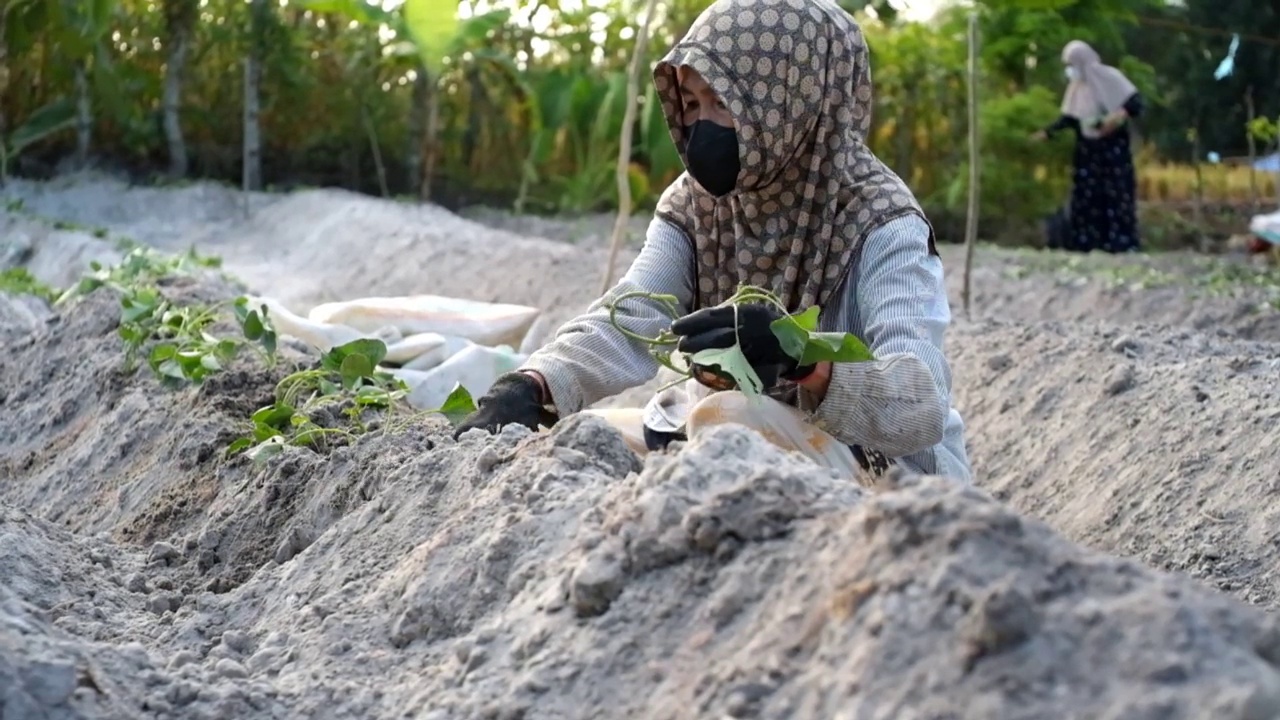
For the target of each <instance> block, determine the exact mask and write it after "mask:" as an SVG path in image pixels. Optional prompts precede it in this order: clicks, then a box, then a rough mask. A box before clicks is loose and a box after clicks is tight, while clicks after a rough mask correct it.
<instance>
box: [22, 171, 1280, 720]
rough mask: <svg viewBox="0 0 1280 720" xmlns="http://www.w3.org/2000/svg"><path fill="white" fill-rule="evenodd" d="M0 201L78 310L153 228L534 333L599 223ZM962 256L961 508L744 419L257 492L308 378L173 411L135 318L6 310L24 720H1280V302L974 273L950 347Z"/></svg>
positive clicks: (301, 292)
mask: <svg viewBox="0 0 1280 720" xmlns="http://www.w3.org/2000/svg"><path fill="white" fill-rule="evenodd" d="M18 199H21V200H22V203H21V209H18V207H17V205H18V204H17V202H16V201H17V200H18ZM6 200H7V201H8V202H9V205H10V208H11V211H10V212H8V213H7V214H6V215H5V217H4V218H3V220H0V222H3V223H4V228H3V235H2V236H0V237H2V238H3V240H0V267H9V266H14V265H24V266H26V267H27V268H28V269H29V270H30V271H31V272H32V273H34V274H35V275H37V276H38V277H40V278H41V279H43V280H44V281H46V282H48V283H51V284H53V285H56V286H67V285H70V284H72V283H73V282H74V281H75V280H76V278H77V277H79V275H80V273H81V272H82V271H83V269H84V267H85V265H86V263H87V262H88V261H89V260H94V259H96V260H100V261H106V262H110V261H112V260H114V259H116V258H118V257H119V255H120V251H119V249H118V248H119V246H120V238H125V237H127V238H131V239H133V240H136V241H139V242H143V243H146V244H149V245H153V246H155V247H158V248H162V249H165V250H168V251H180V250H184V249H186V248H187V247H188V246H191V245H194V246H196V247H197V248H199V249H200V250H201V251H202V252H204V253H214V254H218V255H220V256H222V257H223V258H224V259H225V269H226V270H227V271H228V273H229V274H231V275H233V276H235V277H237V278H240V279H241V280H243V282H244V283H245V284H246V285H247V286H248V287H249V288H250V289H252V290H254V291H257V292H261V293H264V294H270V295H273V296H276V297H278V298H280V299H282V300H284V301H285V302H286V303H288V304H290V305H295V306H297V308H298V309H300V310H305V309H307V308H308V307H309V306H310V305H312V304H315V303H317V302H321V301H327V300H341V299H350V298H354V297H359V296H367V295H374V294H400V293H410V292H424V291H425V292H432V293H439V294H446V295H457V296H461V297H471V298H476V299H481V300H501V301H507V302H518V303H527V304H531V305H536V306H538V307H541V308H543V309H544V310H545V311H546V314H547V325H546V326H545V327H544V328H543V331H544V332H550V331H551V330H553V329H554V326H555V325H556V324H558V323H559V322H560V321H562V320H564V319H566V318H568V317H570V316H572V315H573V314H574V313H575V312H576V311H578V310H580V309H581V308H582V307H583V306H585V305H586V303H587V302H589V301H590V300H591V299H592V298H593V296H594V293H595V290H596V288H597V285H598V282H599V273H600V266H601V264H602V262H603V258H604V255H605V252H604V248H603V244H604V236H605V235H606V234H607V228H608V225H609V223H608V220H607V219H600V218H587V219H582V220H577V221H572V222H568V221H551V220H540V219H532V218H512V217H509V216H505V215H503V214H501V213H492V212H486V213H473V214H472V215H473V217H472V218H471V219H466V218H461V217H458V216H456V215H453V214H450V213H447V212H445V211H443V210H440V209H437V208H432V207H418V206H412V205H406V204H398V203H393V202H386V201H379V200H374V199H369V198H364V197H360V196H356V195H352V194H349V193H344V192H337V191H330V190H324V191H321V190H315V191H303V192H296V193H292V194H289V195H278V196H273V195H259V196H253V197H251V198H248V199H247V201H246V199H245V198H244V197H242V196H241V195H240V194H239V193H237V192H235V191H232V190H228V189H225V188H222V187H219V186H215V185H195V186H188V187H182V188H171V189H138V188H134V189H131V188H127V187H125V186H124V185H121V184H119V183H116V182H113V181H110V180H108V179H104V178H95V177H80V178H73V179H64V180H59V181H55V182H51V183H43V184H34V183H24V182H15V183H13V184H12V185H11V186H10V187H9V188H8V189H7V190H6ZM54 221H58V222H54ZM634 226H635V229H636V233H637V237H638V236H639V234H640V233H642V232H643V227H644V222H642V221H638V222H637V223H635V225H634ZM633 247H634V245H633ZM633 252H634V250H633V249H632V250H631V251H629V253H628V254H624V255H625V256H624V257H623V258H622V259H621V263H620V268H621V267H625V263H626V262H627V261H628V260H629V259H630V257H631V254H632V253H633ZM944 255H945V259H946V261H947V265H948V268H949V269H950V270H949V271H950V276H949V278H950V280H949V281H950V282H951V283H952V289H953V293H952V295H953V307H954V308H955V312H956V315H957V319H956V322H955V324H954V326H953V329H952V331H951V334H950V336H949V340H948V343H949V345H948V353H949V357H950V358H951V361H952V364H953V370H954V375H955V386H956V404H957V406H958V407H959V409H960V411H961V412H962V414H963V415H964V418H965V421H966V425H967V439H968V443H969V448H970V455H971V459H972V460H973V464H974V467H975V471H976V475H977V478H978V480H977V486H976V487H972V488H965V487H959V486H957V485H956V484H955V483H952V482H950V481H948V480H946V479H945V478H920V477H905V476H897V477H894V478H892V479H891V481H890V482H888V483H887V484H886V487H883V488H878V489H877V490H875V491H864V490H862V489H860V488H858V487H856V486H855V485H853V484H851V483H849V482H847V481H845V480H843V479H841V478H838V477H835V476H833V475H832V474H831V473H829V472H826V471H823V470H821V469H819V468H817V467H815V466H813V465H811V464H808V463H807V462H804V461H802V460H799V459H797V458H794V457H789V456H785V455H783V454H782V453H780V452H779V451H777V450H775V449H773V448H772V447H771V446H769V445H767V443H765V442H764V441H762V440H761V439H760V438H759V437H758V436H755V435H753V434H751V433H750V432H748V431H745V430H743V429H740V428H733V427H727V428H723V429H721V430H720V431H719V432H717V433H715V434H714V435H713V436H711V437H708V438H705V439H704V440H702V441H700V442H699V443H694V444H689V445H687V446H684V447H680V448H676V449H674V450H673V451H672V452H670V453H667V454H659V455H652V456H650V457H648V458H646V459H644V460H640V459H638V458H636V457H635V456H634V455H632V454H631V453H630V452H629V451H628V450H627V449H626V447H625V445H624V444H623V442H622V440H621V438H620V437H619V436H618V435H617V434H616V433H615V432H614V431H612V430H610V429H609V428H607V427H605V426H602V425H601V424H599V422H598V421H596V420H594V419H592V418H589V417H585V416H584V417H579V418H574V419H571V420H570V421H567V422H563V423H561V424H560V425H559V426H558V427H557V429H556V430H555V431H553V432H552V433H550V434H548V435H542V436H532V435H530V434H529V433H527V432H525V431H522V430H519V429H515V428H512V429H508V430H507V431H504V433H503V434H501V435H499V436H498V437H495V438H490V437H487V436H483V435H477V434H470V435H468V436H467V437H464V438H462V439H461V440H459V441H454V440H453V439H451V438H450V437H449V433H448V425H447V423H446V421H445V420H443V419H442V418H436V417H428V418H426V419H421V420H418V421H415V422H413V423H407V424H399V425H387V426H386V427H383V428H380V429H377V430H375V431H373V432H370V433H368V434H366V435H363V436H361V437H360V438H359V439H357V440H356V441H354V442H352V443H350V444H348V445H344V446H339V447H334V448H331V449H329V450H326V451H325V452H317V451H314V450H310V449H303V448H287V449H286V450H285V452H283V453H282V454H281V455H279V456H276V457H275V458H273V459H271V460H269V461H268V462H266V463H263V464H254V463H253V462H251V461H249V460H248V459H246V458H244V457H243V456H236V457H231V458H227V457H225V455H224V453H223V452H222V451H223V449H224V448H225V446H226V444H227V443H228V442H229V441H230V440H231V439H232V438H234V437H236V435H237V433H238V432H239V430H240V428H241V427H242V425H243V423H244V419H245V418H246V417H247V415H248V414H249V413H251V412H252V411H253V410H255V409H257V408H258V407H261V406H262V405H264V404H266V403H268V402H269V401H270V398H271V393H272V387H273V385H274V382H275V381H276V380H278V379H279V377H281V376H282V375H283V374H284V373H286V372H288V370H289V369H290V368H293V367H298V366H302V365H305V364H307V363H309V362H311V361H312V360H313V358H309V357H307V356H306V355H304V354H303V353H301V352H300V351H297V350H295V349H294V348H292V347H284V348H283V349H282V351H281V354H282V358H283V362H282V364H281V366H279V367H276V368H272V369H267V368H266V367H265V366H263V365H261V364H260V363H259V362H258V361H257V360H255V359H254V358H252V357H245V358H243V359H242V360H238V361H237V362H236V364H234V365H233V366H232V367H230V368H228V369H226V370H225V371H224V372H222V373H220V374H218V375H215V376H214V377H213V378H212V379H210V380H209V381H207V382H206V383H205V384H204V385H203V386H201V387H198V388H188V389H183V390H166V389H162V388H161V387H160V386H159V385H158V384H157V383H156V382H155V380H154V379H152V378H151V377H150V376H149V375H148V374H146V373H145V372H143V373H127V372H125V371H124V369H123V365H122V355H121V350H120V343H119V339H118V338H117V336H116V326H117V322H118V318H119V305H118V300H117V298H116V296H115V295H114V294H113V293H112V291H109V290H100V291H98V292H95V293H93V294H91V295H89V296H88V297H86V298H84V299H83V300H81V301H79V302H77V303H75V304H73V305H71V306H69V307H68V308H66V309H63V310H60V311H54V310H53V309H51V308H50V307H49V306H48V305H47V304H45V303H44V302H43V301H41V300H38V299H35V298H32V297H29V296H4V295H0V339H2V340H3V343H4V355H3V358H4V359H3V362H2V363H0V578H2V580H0V720H15V719H22V720H25V719H26V718H41V719H43V718H50V719H57V720H62V719H70V718H86V719H88V718H95V719H96V718H112V719H114V718H129V719H133V718H342V719H347V718H351V719H355V718H423V719H427V720H455V719H457V720H462V719H469V718H494V719H508V718H509V719H516V718H528V719H531V720H532V719H535V718H547V719H551V718H664V719H665V718H673V719H675V718H714V719H717V720H718V719H720V718H806V719H807V718H849V719H851V720H852V719H857V720H861V719H862V718H875V719H879V718H886V719H888V718H892V719H894V720H910V719H914V718H922V719H923V718H930V719H932V718H937V719H943V718H974V719H975V720H977V719H983V720H987V719H993V718H1028V719H1030V718H1081V719H1084V718H1089V719H1091V720H1092V719H1112V718H1114V719H1116V720H1120V719H1121V718H1123V719H1124V720H1133V719H1138V720H1146V719H1150V720H1156V719H1164V718H1201V717H1204V718H1209V717H1212V718H1240V719H1246V718H1247V719H1250V720H1261V719H1263V718H1276V717H1280V622H1277V618H1276V616H1275V615H1274V612H1275V610H1276V609H1277V608H1280V562H1278V561H1280V529H1277V528H1280V475H1278V474H1277V472H1276V468H1277V467H1280V433H1277V432H1276V429H1277V427H1278V426H1280V322H1278V321H1277V315H1280V313H1277V312H1276V311H1275V309H1274V308H1273V307H1272V305H1271V304H1270V303H1271V302H1272V301H1274V300H1275V297H1276V296H1275V292H1276V291H1275V290H1274V289H1268V288H1266V287H1252V288H1239V287H1237V286H1238V285H1239V283H1234V282H1233V283H1226V282H1222V281H1221V277H1224V276H1226V275H1232V276H1235V275H1242V276H1243V275H1246V274H1247V273H1245V272H1244V270H1243V269H1241V268H1239V267H1237V266H1233V265H1222V264H1220V263H1219V264H1213V265H1209V264H1206V262H1205V261H1203V260H1198V259H1196V258H1191V257H1178V256H1168V257H1154V258H1153V257H1145V256H1139V257H1131V258H1122V259H1120V258H1094V257H1091V258H1085V259H1078V258H1074V259H1073V258H1066V257H1063V256H1061V255H1056V254H1033V253H1022V252H1010V251H1003V250H998V249H994V248H982V249H980V251H979V252H978V254H977V258H976V270H975V272H974V276H973V289H974V296H973V308H974V312H973V317H972V318H964V317H962V315H963V314H962V313H961V311H960V281H961V273H960V272H959V271H958V268H960V267H961V265H962V256H961V253H960V252H958V249H957V248H954V247H947V248H946V249H945V252H944ZM1224 267H1225V268H1227V269H1226V270H1224V269H1223V268H1224ZM1206 278H1208V280H1206ZM238 291H239V289H238V288H237V287H234V286H233V285H232V284H230V281H228V280H227V279H223V278H219V277H216V276H210V277H194V278H185V279H178V280H175V281H173V282H172V283H171V284H170V285H169V286H167V287H166V292H167V293H169V294H170V295H171V296H172V297H174V298H177V299H182V298H206V299H217V298H226V297H230V296H232V295H234V294H235V293H237V292H238ZM637 397H639V395H638V394H634V393H633V394H631V395H629V396H628V397H626V398H622V399H619V400H615V402H627V401H634V400H635V399H636V398H637Z"/></svg>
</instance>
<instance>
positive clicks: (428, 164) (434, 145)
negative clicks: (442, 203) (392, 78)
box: [418, 83, 440, 201]
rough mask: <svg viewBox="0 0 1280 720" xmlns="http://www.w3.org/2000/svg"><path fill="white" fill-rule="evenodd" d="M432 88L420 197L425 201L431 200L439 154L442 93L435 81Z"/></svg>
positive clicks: (428, 108) (428, 96)
mask: <svg viewBox="0 0 1280 720" xmlns="http://www.w3.org/2000/svg"><path fill="white" fill-rule="evenodd" d="M429 87H430V90H429V92H428V93H427V129H426V132H425V133H424V136H425V139H426V141H425V143H424V152H423V156H424V157H423V161H422V163H423V167H422V187H421V188H420V189H419V194H418V197H419V198H420V199H422V200H424V201H429V200H431V181H432V179H434V178H435V174H436V159H437V156H438V154H439V142H438V140H439V138H438V137H437V136H438V135H439V134H440V93H439V92H438V91H439V88H436V87H434V83H430V84H429Z"/></svg>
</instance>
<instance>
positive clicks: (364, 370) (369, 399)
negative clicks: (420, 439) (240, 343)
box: [227, 339, 408, 461]
mask: <svg viewBox="0 0 1280 720" xmlns="http://www.w3.org/2000/svg"><path fill="white" fill-rule="evenodd" d="M386 355H387V346H386V345H385V344H384V343H383V342H382V341H381V340H373V339H362V340H353V341H351V342H349V343H347V344H345V345H340V346H338V347H335V348H333V349H331V350H329V351H328V352H327V353H325V354H324V355H322V356H321V358H320V363H319V367H316V368H312V369H309V370H299V371H298V372H295V373H291V374H290V375H288V376H286V377H285V378H283V379H282V380H280V382H279V383H277V384H276V390H275V398H276V401H275V402H274V403H272V404H270V405H267V406H266V407H263V408H261V409H259V410H258V411H257V412H255V413H254V414H253V415H252V416H251V417H250V418H249V422H250V426H251V427H250V430H249V433H248V434H247V435H245V436H244V437H240V438H238V439H236V440H235V441H234V442H232V443H231V445H230V446H228V448H227V453H228V454H235V453H238V452H242V451H248V455H249V457H251V458H253V459H254V460H255V461H263V460H266V459H268V458H270V457H272V456H274V455H276V454H278V453H279V452H280V451H281V450H282V449H283V448H284V446H285V445H299V446H301V445H312V446H316V445H319V444H320V443H322V442H324V441H325V440H326V438H331V437H335V436H336V437H341V438H346V439H350V438H352V437H355V436H356V435H358V434H360V433H363V432H365V431H367V429H368V427H367V425H366V424H365V422H364V417H365V415H366V413H367V412H368V411H370V410H389V409H390V408H392V407H393V406H394V405H395V404H396V403H397V402H398V401H399V400H401V399H402V398H403V397H404V396H405V395H406V394H407V392H408V388H407V387H406V386H405V384H404V381H402V380H399V379H397V378H396V377H394V376H392V375H391V374H390V373H387V372H385V371H382V370H378V369H377V367H378V363H380V362H382V359H383V358H385V357H386ZM334 408H336V409H337V410H338V411H339V413H340V414H341V415H342V416H345V418H346V419H347V423H346V424H345V425H326V424H324V423H326V422H332V421H333V420H334V419H335V415H334V413H333V412H332V411H331V410H332V409H334Z"/></svg>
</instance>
